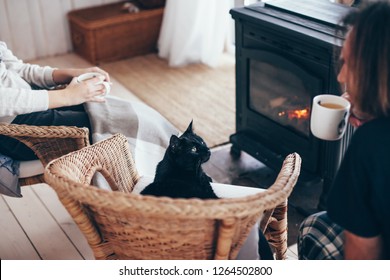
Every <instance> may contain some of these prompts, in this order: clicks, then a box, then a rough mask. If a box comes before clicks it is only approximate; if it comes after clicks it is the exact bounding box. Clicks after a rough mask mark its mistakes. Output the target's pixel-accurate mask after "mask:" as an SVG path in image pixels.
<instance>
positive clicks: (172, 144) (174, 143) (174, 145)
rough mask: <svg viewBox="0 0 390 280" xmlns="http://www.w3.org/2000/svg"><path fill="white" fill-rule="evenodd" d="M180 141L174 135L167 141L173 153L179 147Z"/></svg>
mask: <svg viewBox="0 0 390 280" xmlns="http://www.w3.org/2000/svg"><path fill="white" fill-rule="evenodd" d="M179 142H180V139H179V137H177V136H176V135H172V136H171V139H169V147H170V148H171V150H172V151H173V152H175V151H177V149H178V146H179Z"/></svg>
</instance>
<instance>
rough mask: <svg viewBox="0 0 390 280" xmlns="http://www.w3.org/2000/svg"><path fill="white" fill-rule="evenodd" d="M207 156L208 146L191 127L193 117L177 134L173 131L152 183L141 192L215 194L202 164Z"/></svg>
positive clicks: (188, 195)
mask: <svg viewBox="0 0 390 280" xmlns="http://www.w3.org/2000/svg"><path fill="white" fill-rule="evenodd" d="M209 158H210V150H209V148H208V147H207V145H206V143H205V142H204V141H203V139H202V138H201V137H199V136H198V135H196V134H195V133H194V132H193V131H192V121H191V123H190V125H189V126H188V128H187V129H186V131H185V132H184V133H183V134H182V135H181V136H180V137H177V136H176V135H172V136H171V139H170V140H169V147H168V148H167V150H166V152H165V155H164V158H163V159H162V160H161V161H160V162H159V164H158V165H157V168H156V176H155V178H154V181H153V183H151V184H150V185H148V186H147V187H146V188H145V189H144V190H143V191H142V192H141V194H146V195H155V196H168V197H172V198H194V197H197V198H203V199H206V198H218V197H217V196H216V195H215V193H214V191H213V189H212V187H211V185H210V182H211V181H212V179H211V178H210V177H209V176H207V175H206V173H205V172H204V171H203V169H202V167H201V165H202V164H203V163H204V162H206V161H208V160H209Z"/></svg>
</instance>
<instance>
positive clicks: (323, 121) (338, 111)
mask: <svg viewBox="0 0 390 280" xmlns="http://www.w3.org/2000/svg"><path fill="white" fill-rule="evenodd" d="M350 109H351V103H349V101H348V100H346V99H345V98H343V97H341V96H338V95H331V94H321V95H317V96H315V97H314V98H313V106H312V109H311V118H310V130H311V132H312V133H313V135H314V136H315V137H317V138H320V139H322V140H328V141H334V140H338V139H341V138H342V137H343V135H344V133H345V129H346V127H347V124H348V117H349V111H350Z"/></svg>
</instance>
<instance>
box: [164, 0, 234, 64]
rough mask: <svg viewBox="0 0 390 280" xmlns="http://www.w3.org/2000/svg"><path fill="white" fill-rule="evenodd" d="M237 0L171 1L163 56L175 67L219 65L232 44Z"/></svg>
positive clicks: (165, 22) (166, 9)
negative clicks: (194, 64)
mask: <svg viewBox="0 0 390 280" xmlns="http://www.w3.org/2000/svg"><path fill="white" fill-rule="evenodd" d="M232 7H233V0H190V1H185V0H167V1H166V5H165V11H164V17H163V22H162V26H161V31H160V37H159V40H158V49H159V56H160V57H162V58H165V59H167V60H168V62H169V65H170V66H172V67H179V66H184V65H187V64H189V63H195V62H201V63H204V64H207V65H209V66H211V67H213V66H216V65H217V63H218V59H219V56H220V55H221V54H222V53H223V51H224V50H225V48H226V44H227V42H229V41H231V40H230V38H229V36H231V32H230V28H231V26H232V25H231V22H230V21H231V20H232V19H231V16H230V14H229V10H230V8H232Z"/></svg>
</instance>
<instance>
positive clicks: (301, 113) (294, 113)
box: [278, 108, 309, 120]
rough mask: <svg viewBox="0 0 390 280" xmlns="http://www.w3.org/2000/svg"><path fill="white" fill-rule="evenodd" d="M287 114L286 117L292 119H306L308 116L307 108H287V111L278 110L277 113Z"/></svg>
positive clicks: (280, 115) (280, 114)
mask: <svg viewBox="0 0 390 280" xmlns="http://www.w3.org/2000/svg"><path fill="white" fill-rule="evenodd" d="M286 114H287V117H288V118H289V119H290V120H292V119H307V118H309V109H308V108H305V109H301V110H288V111H287V112H285V111H283V112H280V113H279V114H278V115H279V117H282V116H285V115H286Z"/></svg>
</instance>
